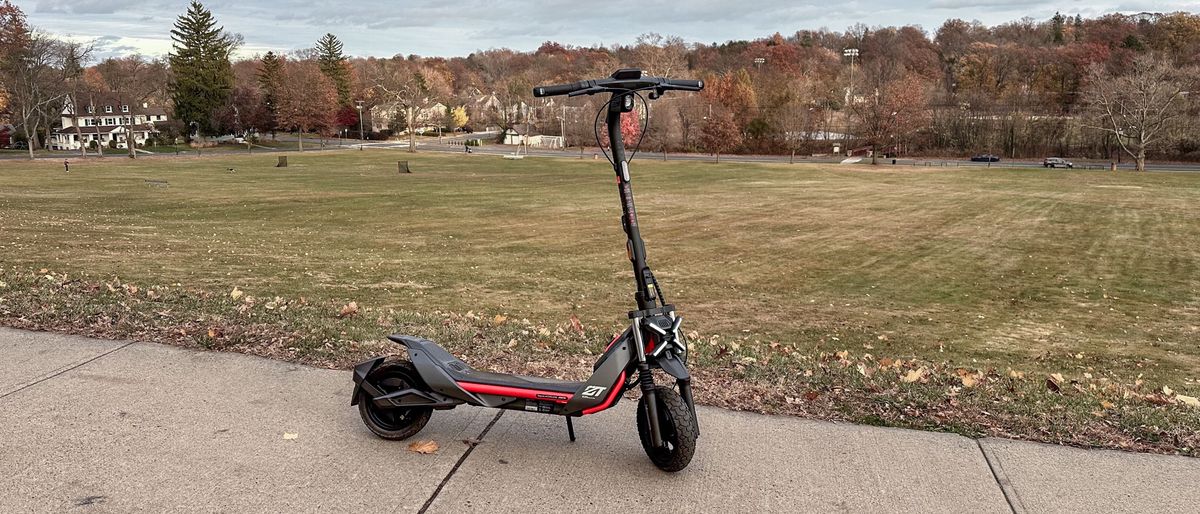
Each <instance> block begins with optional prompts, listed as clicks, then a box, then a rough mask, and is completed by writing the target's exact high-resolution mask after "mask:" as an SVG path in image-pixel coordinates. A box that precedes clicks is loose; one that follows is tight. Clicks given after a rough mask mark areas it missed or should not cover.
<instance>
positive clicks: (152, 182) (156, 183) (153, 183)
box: [145, 178, 171, 187]
mask: <svg viewBox="0 0 1200 514" xmlns="http://www.w3.org/2000/svg"><path fill="white" fill-rule="evenodd" d="M145 182H146V185H147V186H149V187H171V183H170V182H167V181H165V180H163V179H158V178H148V179H146V181H145Z"/></svg>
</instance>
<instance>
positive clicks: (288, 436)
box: [283, 432, 300, 441]
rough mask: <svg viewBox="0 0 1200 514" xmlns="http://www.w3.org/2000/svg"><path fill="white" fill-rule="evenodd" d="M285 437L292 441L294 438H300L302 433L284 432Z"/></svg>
mask: <svg viewBox="0 0 1200 514" xmlns="http://www.w3.org/2000/svg"><path fill="white" fill-rule="evenodd" d="M283 438H284V439H286V440H288V441H291V440H294V439H299V438H300V434H293V433H290V432H284V433H283Z"/></svg>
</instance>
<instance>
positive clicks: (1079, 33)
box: [1073, 14, 1083, 41]
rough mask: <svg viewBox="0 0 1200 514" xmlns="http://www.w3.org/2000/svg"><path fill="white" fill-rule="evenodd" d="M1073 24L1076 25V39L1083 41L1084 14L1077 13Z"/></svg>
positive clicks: (1074, 32)
mask: <svg viewBox="0 0 1200 514" xmlns="http://www.w3.org/2000/svg"><path fill="white" fill-rule="evenodd" d="M1073 25H1074V26H1075V30H1074V31H1073V34H1075V41H1082V40H1083V16H1080V15H1078V14H1076V15H1075V22H1074V23H1073Z"/></svg>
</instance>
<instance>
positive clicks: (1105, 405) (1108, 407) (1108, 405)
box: [1100, 400, 1115, 409]
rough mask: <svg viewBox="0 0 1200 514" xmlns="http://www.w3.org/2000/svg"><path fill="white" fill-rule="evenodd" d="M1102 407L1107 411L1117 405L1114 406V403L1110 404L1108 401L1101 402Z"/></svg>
mask: <svg viewBox="0 0 1200 514" xmlns="http://www.w3.org/2000/svg"><path fill="white" fill-rule="evenodd" d="M1100 406H1101V407H1104V408H1105V409H1111V408H1113V407H1115V405H1113V402H1110V401H1108V400H1100Z"/></svg>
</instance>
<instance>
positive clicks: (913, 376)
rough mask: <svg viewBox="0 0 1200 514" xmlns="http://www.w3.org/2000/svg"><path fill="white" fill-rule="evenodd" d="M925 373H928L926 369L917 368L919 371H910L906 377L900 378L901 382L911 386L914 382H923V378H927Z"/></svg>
mask: <svg viewBox="0 0 1200 514" xmlns="http://www.w3.org/2000/svg"><path fill="white" fill-rule="evenodd" d="M925 373H926V371H925V368H917V369H914V370H911V371H909V372H908V373H905V374H904V376H903V377H901V378H900V380H901V381H903V382H904V383H907V384H911V383H913V382H916V381H918V380H921V379H922V378H925Z"/></svg>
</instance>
